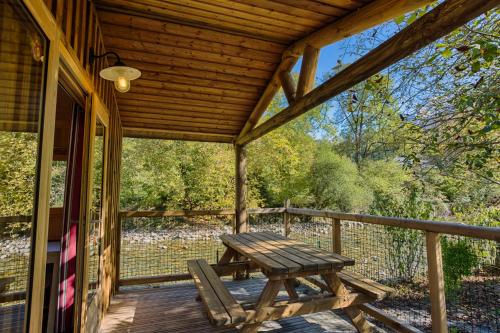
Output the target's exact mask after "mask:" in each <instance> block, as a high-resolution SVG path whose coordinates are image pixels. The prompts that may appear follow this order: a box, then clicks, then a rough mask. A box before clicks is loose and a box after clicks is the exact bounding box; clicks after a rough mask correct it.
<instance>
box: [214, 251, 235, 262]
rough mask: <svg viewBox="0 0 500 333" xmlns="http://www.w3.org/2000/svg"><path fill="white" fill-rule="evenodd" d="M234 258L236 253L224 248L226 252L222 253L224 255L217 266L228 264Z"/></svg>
mask: <svg viewBox="0 0 500 333" xmlns="http://www.w3.org/2000/svg"><path fill="white" fill-rule="evenodd" d="M235 256H236V251H235V250H233V249H232V248H230V247H228V248H226V251H224V253H223V254H222V257H221V258H220V259H219V262H218V264H219V265H224V264H229V263H230V262H231V260H233V258H234V257H235Z"/></svg>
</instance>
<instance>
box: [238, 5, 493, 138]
mask: <svg viewBox="0 0 500 333" xmlns="http://www.w3.org/2000/svg"><path fill="white" fill-rule="evenodd" d="M498 4H500V0H490V1H485V2H472V1H469V0H447V1H445V2H443V3H441V4H440V5H438V6H437V7H435V8H434V9H433V10H431V11H430V12H428V13H427V14H425V15H424V16H422V17H420V18H419V19H417V20H416V21H415V22H414V23H412V24H411V25H409V26H408V27H406V28H405V29H403V30H402V31H400V32H398V33H397V34H395V35H394V36H393V37H391V38H390V39H389V40H387V41H385V42H384V43H382V44H381V45H380V46H378V47H377V48H375V49H374V50H372V51H371V52H369V53H368V54H366V55H365V56H363V57H362V58H360V59H359V60H357V61H355V62H354V63H353V64H351V65H350V66H348V67H346V68H345V69H344V70H342V71H341V72H339V73H338V74H337V75H335V76H334V77H332V78H330V79H329V80H327V81H326V82H324V83H323V84H321V85H320V86H318V87H317V88H316V89H314V90H313V91H311V92H310V93H309V94H308V95H306V96H304V97H302V98H299V99H297V100H296V101H295V103H294V104H292V105H291V106H289V107H288V108H286V109H285V110H283V111H281V112H279V113H277V114H276V115H274V116H273V117H271V118H270V119H268V120H266V121H265V122H264V123H262V124H261V125H259V126H258V127H256V128H255V129H253V130H252V131H251V132H249V133H247V134H246V135H244V136H242V137H239V138H238V139H237V141H236V142H237V143H238V144H242V145H243V144H246V143H248V142H250V141H252V140H255V139H257V138H259V137H261V136H263V135H265V134H266V133H269V132H270V131H272V130H273V129H275V128H278V127H280V126H282V125H283V124H285V123H287V122H289V121H291V120H293V119H295V118H297V117H298V116H300V115H302V114H304V113H305V112H307V111H308V110H310V109H312V108H314V107H316V106H318V105H320V104H321V103H323V102H325V101H327V100H328V99H330V98H332V97H333V96H336V95H337V94H339V93H341V92H343V91H345V90H347V89H349V88H351V87H352V86H354V85H355V84H357V83H359V82H361V81H363V80H366V79H368V78H369V77H370V76H372V75H374V74H377V73H378V72H380V71H381V70H383V69H385V68H387V67H389V66H390V65H392V64H394V63H396V62H397V61H399V60H401V59H403V58H405V57H407V56H409V55H411V54H412V53H413V52H415V51H417V50H419V49H421V48H422V47H425V46H426V45H429V44H430V43H432V42H433V41H435V40H437V39H439V38H441V37H443V36H444V35H446V34H448V33H450V32H451V31H453V30H454V29H456V28H458V27H460V26H462V25H464V24H465V23H467V22H468V21H470V20H472V19H474V18H476V17H478V16H479V15H481V14H483V13H484V12H486V11H488V10H490V9H493V8H495V7H496V6H497V5H498Z"/></svg>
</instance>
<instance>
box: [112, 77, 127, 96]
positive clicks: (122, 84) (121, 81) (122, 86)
mask: <svg viewBox="0 0 500 333" xmlns="http://www.w3.org/2000/svg"><path fill="white" fill-rule="evenodd" d="M115 88H116V90H118V91H119V92H121V93H125V92H127V91H129V89H130V80H127V79H126V78H125V77H123V76H119V77H118V78H117V79H116V80H115Z"/></svg>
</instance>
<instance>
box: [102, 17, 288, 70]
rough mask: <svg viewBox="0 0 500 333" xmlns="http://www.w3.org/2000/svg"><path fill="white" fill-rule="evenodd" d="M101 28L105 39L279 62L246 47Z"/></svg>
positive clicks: (275, 56)
mask: <svg viewBox="0 0 500 333" xmlns="http://www.w3.org/2000/svg"><path fill="white" fill-rule="evenodd" d="M101 26H102V28H103V31H104V35H105V37H106V36H109V37H112V36H127V39H129V40H136V41H143V42H149V43H157V44H161V45H165V46H173V47H180V48H191V49H194V50H198V51H204V52H209V53H217V54H224V55H230V56H235V57H239V58H245V59H252V60H262V61H264V62H270V63H278V62H279V61H280V60H281V56H280V55H279V54H277V53H272V52H267V51H265V50H255V49H250V48H247V47H241V46H236V45H231V44H223V43H219V42H212V41H206V40H203V39H198V38H191V37H185V36H179V35H175V34H169V33H163V32H161V33H160V32H157V33H154V34H153V33H151V31H148V30H142V29H141V28H140V27H128V26H120V25H111V24H107V23H104V24H101Z"/></svg>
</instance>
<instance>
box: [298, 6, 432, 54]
mask: <svg viewBox="0 0 500 333" xmlns="http://www.w3.org/2000/svg"><path fill="white" fill-rule="evenodd" d="M432 2H434V0H377V1H373V2H371V3H369V4H367V5H366V6H363V7H361V8H360V9H358V10H356V11H355V12H353V13H352V14H349V15H347V16H345V17H343V18H341V19H339V20H337V21H334V22H332V23H330V24H329V25H327V26H325V27H323V28H321V29H319V30H317V31H315V32H313V33H312V34H310V35H308V36H307V37H305V38H303V39H301V40H299V41H297V42H296V43H294V44H293V45H292V46H291V47H289V48H288V51H289V52H290V53H292V54H301V53H304V51H305V49H306V48H307V46H308V45H309V46H312V47H315V48H317V49H320V48H322V47H324V46H326V45H329V44H332V43H335V42H337V41H339V40H341V39H344V38H347V37H350V36H353V35H355V34H357V33H360V32H362V31H364V30H367V29H370V28H372V27H375V26H377V25H379V24H381V23H384V22H386V21H389V20H391V19H393V18H395V17H398V16H401V15H404V14H406V13H408V12H411V11H414V10H416V9H418V8H421V7H424V6H425V5H429V4H431V3H432Z"/></svg>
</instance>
